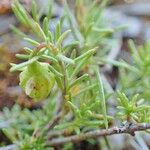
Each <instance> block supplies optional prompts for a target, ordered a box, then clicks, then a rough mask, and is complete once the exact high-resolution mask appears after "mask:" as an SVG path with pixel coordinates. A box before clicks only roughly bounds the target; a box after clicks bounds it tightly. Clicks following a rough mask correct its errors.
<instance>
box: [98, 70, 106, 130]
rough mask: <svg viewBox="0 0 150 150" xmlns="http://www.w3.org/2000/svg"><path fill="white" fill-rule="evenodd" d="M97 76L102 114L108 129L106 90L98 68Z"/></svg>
mask: <svg viewBox="0 0 150 150" xmlns="http://www.w3.org/2000/svg"><path fill="white" fill-rule="evenodd" d="M96 76H97V80H98V87H99V97H100V100H101V104H102V112H103V116H104V124H105V127H106V129H108V120H107V112H106V102H105V95H104V88H103V83H102V79H101V76H100V71H99V68H98V67H97V68H96Z"/></svg>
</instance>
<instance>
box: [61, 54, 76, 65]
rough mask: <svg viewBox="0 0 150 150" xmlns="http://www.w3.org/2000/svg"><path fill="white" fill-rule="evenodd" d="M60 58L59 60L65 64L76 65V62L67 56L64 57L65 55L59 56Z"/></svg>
mask: <svg viewBox="0 0 150 150" xmlns="http://www.w3.org/2000/svg"><path fill="white" fill-rule="evenodd" d="M58 58H59V60H61V61H63V62H65V63H67V64H72V65H74V64H75V62H74V60H72V59H70V58H68V57H66V56H64V55H61V54H59V55H58Z"/></svg>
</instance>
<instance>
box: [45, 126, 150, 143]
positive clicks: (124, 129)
mask: <svg viewBox="0 0 150 150" xmlns="http://www.w3.org/2000/svg"><path fill="white" fill-rule="evenodd" d="M146 129H150V123H147V124H146V123H142V124H129V125H128V126H123V127H120V128H118V127H113V128H110V129H107V130H106V129H103V130H96V131H90V132H87V133H82V134H79V135H72V136H69V137H65V138H58V139H57V138H55V139H52V140H51V141H47V142H46V145H47V146H56V145H62V144H65V143H68V142H73V143H75V142H79V141H83V140H87V139H90V138H96V137H100V136H108V135H113V134H123V133H127V134H130V135H132V136H134V135H135V132H136V131H143V130H146Z"/></svg>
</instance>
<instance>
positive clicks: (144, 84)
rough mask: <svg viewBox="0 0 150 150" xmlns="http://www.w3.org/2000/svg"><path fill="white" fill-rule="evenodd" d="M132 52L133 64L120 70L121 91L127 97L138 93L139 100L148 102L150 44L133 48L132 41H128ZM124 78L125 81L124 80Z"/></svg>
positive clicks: (149, 94) (149, 93) (149, 95)
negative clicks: (142, 99)
mask: <svg viewBox="0 0 150 150" xmlns="http://www.w3.org/2000/svg"><path fill="white" fill-rule="evenodd" d="M129 46H130V49H131V52H132V55H131V56H132V59H133V64H131V65H130V64H127V63H126V66H129V67H128V68H129V69H128V68H127V69H125V68H124V67H123V68H121V69H120V84H119V87H120V88H121V90H122V91H123V92H125V93H127V94H128V95H135V94H136V93H139V94H140V96H141V98H144V99H145V100H147V101H148V102H149V98H150V92H149V90H150V86H149V85H150V50H149V48H150V42H149V41H147V42H145V43H144V44H143V45H142V46H139V47H138V48H136V47H135V45H134V43H133V41H129ZM124 78H126V80H124Z"/></svg>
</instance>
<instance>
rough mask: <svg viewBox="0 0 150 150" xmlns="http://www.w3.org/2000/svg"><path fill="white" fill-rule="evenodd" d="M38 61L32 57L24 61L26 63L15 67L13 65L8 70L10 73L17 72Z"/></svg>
mask: <svg viewBox="0 0 150 150" xmlns="http://www.w3.org/2000/svg"><path fill="white" fill-rule="evenodd" d="M38 59H39V57H37V56H36V57H33V58H32V59H30V60H28V61H26V62H23V63H21V64H17V65H13V66H12V67H11V68H10V71H11V72H13V71H17V70H19V69H21V68H23V67H26V66H27V65H29V64H32V63H33V62H35V61H37V60H38Z"/></svg>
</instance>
